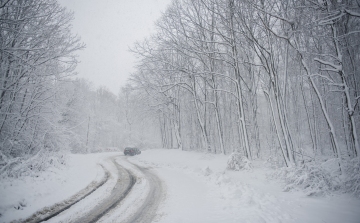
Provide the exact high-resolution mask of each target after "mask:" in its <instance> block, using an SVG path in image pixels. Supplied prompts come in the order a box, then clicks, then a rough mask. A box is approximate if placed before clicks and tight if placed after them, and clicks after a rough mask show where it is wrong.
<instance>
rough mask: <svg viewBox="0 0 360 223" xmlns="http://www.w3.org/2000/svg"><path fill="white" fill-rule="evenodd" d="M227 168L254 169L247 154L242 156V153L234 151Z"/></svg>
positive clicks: (237, 169)
mask: <svg viewBox="0 0 360 223" xmlns="http://www.w3.org/2000/svg"><path fill="white" fill-rule="evenodd" d="M227 169H228V170H236V171H239V170H242V169H245V170H250V169H252V165H251V162H250V160H248V159H247V158H246V157H245V156H242V155H241V154H240V153H237V152H233V153H232V154H231V155H230V156H229V159H228V161H227Z"/></svg>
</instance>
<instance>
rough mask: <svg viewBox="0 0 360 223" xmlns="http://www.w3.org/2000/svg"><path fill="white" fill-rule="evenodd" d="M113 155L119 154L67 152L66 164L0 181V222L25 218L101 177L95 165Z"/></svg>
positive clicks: (71, 194)
mask: <svg viewBox="0 0 360 223" xmlns="http://www.w3.org/2000/svg"><path fill="white" fill-rule="evenodd" d="M115 154H119V153H101V154H88V155H70V156H69V159H68V161H67V165H66V166H63V167H60V168H51V169H49V170H47V171H45V172H40V173H39V174H38V177H36V178H33V177H24V178H21V179H11V180H7V181H1V182H0V213H1V217H0V222H10V221H12V220H16V219H21V218H23V219H24V218H27V217H29V216H30V215H32V214H33V213H35V212H36V211H38V210H40V209H42V208H44V207H47V206H51V205H53V204H55V203H58V202H61V201H63V200H64V199H67V198H69V197H71V196H73V195H74V194H76V193H77V192H79V191H81V190H82V189H84V188H85V187H86V186H87V185H89V184H90V183H91V182H92V181H94V180H95V181H99V180H101V179H102V178H103V176H104V170H103V169H102V168H101V166H99V165H98V164H99V163H101V162H102V160H104V159H106V158H107V157H109V156H113V155H115ZM20 203H21V204H22V205H21V204H20ZM17 208H19V209H17Z"/></svg>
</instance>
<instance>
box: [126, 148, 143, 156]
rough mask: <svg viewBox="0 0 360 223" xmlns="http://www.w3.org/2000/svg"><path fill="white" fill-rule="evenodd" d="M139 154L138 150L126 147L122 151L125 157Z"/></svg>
mask: <svg viewBox="0 0 360 223" xmlns="http://www.w3.org/2000/svg"><path fill="white" fill-rule="evenodd" d="M140 153H141V151H140V149H138V148H132V147H126V148H125V150H124V155H125V156H127V155H130V156H135V155H138V154H140Z"/></svg>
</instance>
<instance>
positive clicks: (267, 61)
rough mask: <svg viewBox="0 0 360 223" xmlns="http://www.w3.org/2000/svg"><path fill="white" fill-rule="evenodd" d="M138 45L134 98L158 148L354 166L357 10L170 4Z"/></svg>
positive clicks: (359, 96)
mask: <svg viewBox="0 0 360 223" xmlns="http://www.w3.org/2000/svg"><path fill="white" fill-rule="evenodd" d="M156 27H157V30H156V32H155V33H154V34H153V35H152V36H151V37H149V38H147V39H145V40H143V41H141V42H137V43H136V44H135V46H134V47H132V51H133V52H134V53H135V54H136V55H137V56H138V58H139V59H138V64H137V71H136V72H135V73H133V74H132V77H131V85H132V92H133V93H134V94H137V95H138V96H139V97H143V98H146V100H147V101H149V105H148V108H149V111H151V112H152V113H153V114H156V115H157V117H158V119H159V123H160V131H161V137H162V144H163V147H166V148H179V149H185V150H200V151H207V152H212V153H223V154H227V153H230V152H233V151H238V152H241V153H242V154H243V155H244V156H246V157H247V158H248V159H254V158H258V157H267V158H269V159H276V161H277V162H278V163H281V164H282V165H284V166H294V165H297V163H299V162H302V161H305V160H315V159H321V158H322V157H335V158H336V159H337V160H338V162H339V164H340V165H341V162H342V159H345V158H354V157H358V155H359V152H360V146H359V135H360V134H359V132H360V124H359V121H360V109H359V101H360V92H359V88H360V70H359V66H358V65H359V62H360V48H359V46H360V45H359V44H360V5H359V2H358V1H355V0H342V1H337V0H320V1H312V0H301V1H298V0H287V1H281V0H254V1H253V0H251V1H250V0H241V1H238V0H216V1H215V0H174V1H172V3H171V5H170V6H169V8H168V9H167V10H166V11H165V12H164V13H163V15H162V17H161V19H160V20H158V22H157V23H156Z"/></svg>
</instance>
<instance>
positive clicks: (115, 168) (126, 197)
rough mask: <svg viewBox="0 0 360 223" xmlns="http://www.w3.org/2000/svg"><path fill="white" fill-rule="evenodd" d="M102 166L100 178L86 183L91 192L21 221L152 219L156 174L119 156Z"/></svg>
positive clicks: (146, 222) (158, 188)
mask: <svg viewBox="0 0 360 223" xmlns="http://www.w3.org/2000/svg"><path fill="white" fill-rule="evenodd" d="M102 165H104V166H105V167H103V168H104V170H105V174H104V177H103V180H102V181H101V182H99V183H98V184H97V185H95V186H94V185H93V184H94V183H92V184H91V185H89V186H88V187H91V190H92V191H91V193H87V194H86V195H81V196H80V195H75V196H74V197H76V198H77V199H76V200H75V199H74V198H72V199H71V202H62V203H61V205H60V204H55V205H53V206H52V207H50V208H49V207H48V208H45V209H43V210H42V211H39V212H37V214H35V215H33V216H32V217H31V218H28V219H26V220H25V221H24V222H29V223H30V222H31V223H32V222H74V223H83V222H89V223H90V222H124V223H130V222H131V223H136V222H141V223H150V222H152V220H153V219H154V217H155V213H156V210H157V208H158V206H159V203H160V201H161V197H162V194H163V190H162V182H161V180H160V179H159V178H158V177H157V175H156V174H154V173H153V172H152V171H151V170H150V169H148V168H144V167H141V166H137V165H134V164H132V163H130V162H128V160H127V158H126V157H124V156H119V155H114V156H109V157H107V158H106V159H104V160H103V164H102ZM80 193H81V194H84V193H83V192H80Z"/></svg>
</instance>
